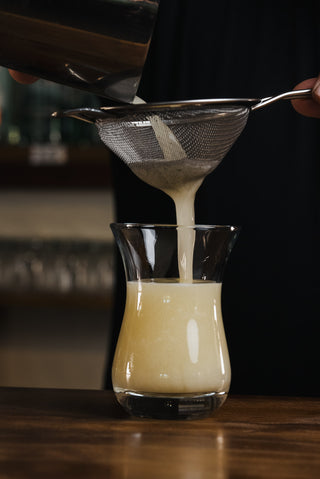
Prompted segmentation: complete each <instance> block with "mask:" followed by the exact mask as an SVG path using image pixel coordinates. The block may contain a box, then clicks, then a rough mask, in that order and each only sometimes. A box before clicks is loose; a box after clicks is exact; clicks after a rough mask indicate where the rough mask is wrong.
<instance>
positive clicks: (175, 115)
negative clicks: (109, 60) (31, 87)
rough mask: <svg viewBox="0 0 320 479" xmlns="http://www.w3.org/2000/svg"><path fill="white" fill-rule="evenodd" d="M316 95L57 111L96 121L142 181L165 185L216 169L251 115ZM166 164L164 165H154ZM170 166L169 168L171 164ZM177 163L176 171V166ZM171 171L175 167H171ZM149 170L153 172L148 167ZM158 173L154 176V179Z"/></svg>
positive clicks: (292, 93)
mask: <svg viewBox="0 0 320 479" xmlns="http://www.w3.org/2000/svg"><path fill="white" fill-rule="evenodd" d="M310 97H311V90H310V89H307V90H295V91H290V92H287V93H283V94H281V95H277V96H274V97H268V98H264V99H261V100H258V99H213V100H212V99H211V100H191V101H184V102H171V103H141V104H133V105H132V104H131V105H121V106H115V107H114V106H113V107H103V108H101V109H98V110H96V109H90V108H79V109H75V110H67V111H64V112H62V113H54V114H53V116H67V117H73V118H77V119H80V120H83V121H87V122H90V123H95V125H96V126H97V128H98V131H99V135H100V137H101V139H102V141H103V142H104V143H105V145H106V146H108V147H109V148H110V149H111V150H112V151H113V152H114V153H116V154H117V155H118V156H119V157H120V158H121V159H122V160H123V161H124V162H125V163H127V164H128V165H129V167H130V168H131V169H132V170H133V171H134V173H136V174H137V175H138V176H139V177H140V178H141V179H143V180H144V179H145V177H147V178H148V183H150V184H152V185H153V186H156V187H158V188H161V189H168V188H169V189H170V187H171V181H170V178H171V177H172V174H173V173H174V178H173V182H174V184H173V186H175V187H176V186H177V180H178V178H180V177H181V179H182V180H183V182H184V183H185V182H186V181H188V179H189V176H190V180H191V179H195V178H197V177H199V178H201V177H203V176H204V175H205V174H208V173H210V172H211V171H213V170H214V169H215V168H216V166H217V165H218V164H219V163H220V162H221V160H222V159H223V158H224V157H225V155H226V154H227V152H228V151H229V150H230V148H231V147H232V145H233V144H234V142H235V141H236V140H237V138H238V137H239V135H240V133H241V132H242V130H243V129H244V127H245V125H246V123H247V119H248V116H249V113H250V112H251V111H254V110H256V109H259V108H262V107H263V106H266V105H269V104H271V103H273V102H275V101H278V100H280V99H293V98H302V99H307V98H310ZM159 162H161V165H162V168H161V169H160V170H161V171H160V170H159V169H157V170H156V169H155V168H154V164H155V163H157V164H159ZM166 165H167V168H166ZM173 167H174V169H173ZM168 169H170V171H167V170H168ZM146 170H148V171H146ZM150 171H154V175H153V176H154V178H151V177H150Z"/></svg>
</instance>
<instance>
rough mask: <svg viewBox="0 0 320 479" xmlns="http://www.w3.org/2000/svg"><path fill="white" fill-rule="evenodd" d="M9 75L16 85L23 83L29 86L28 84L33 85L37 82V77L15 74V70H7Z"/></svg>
mask: <svg viewBox="0 0 320 479" xmlns="http://www.w3.org/2000/svg"><path fill="white" fill-rule="evenodd" d="M9 73H10V75H11V76H12V78H13V79H14V80H16V81H17V82H18V83H24V84H25V85H29V84H30V83H34V82H35V81H37V80H38V78H37V77H34V76H32V75H28V74H27V73H21V72H17V71H15V70H10V69H9Z"/></svg>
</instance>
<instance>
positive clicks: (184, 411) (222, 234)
mask: <svg viewBox="0 0 320 479" xmlns="http://www.w3.org/2000/svg"><path fill="white" fill-rule="evenodd" d="M111 229H112V231H113V234H114V237H115V239H116V242H117V245H118V247H119V250H120V252H121V256H122V259H123V263H124V268H125V273H126V279H127V285H126V286H127V297H126V307H125V312H124V317H123V323H122V326H121V331H120V335H119V339H118V343H117V347H116V351H115V356H114V360H113V366H112V382H113V389H114V392H115V395H116V398H117V400H118V402H119V403H120V404H121V405H122V406H123V407H124V408H125V409H126V410H127V411H128V412H129V413H131V414H132V415H134V416H138V417H152V418H163V419H190V418H194V417H201V416H207V415H209V414H210V413H211V412H213V411H214V410H216V409H218V408H219V407H220V406H221V405H222V404H223V402H224V401H225V399H226V397H227V394H228V391H229V386H230V379H231V371H230V362H229V354H228V348H227V343H226V338H225V333H224V327H223V321H222V314H221V286H222V275H223V271H224V267H225V265H226V262H227V259H228V257H229V254H230V252H231V249H232V247H233V245H234V242H235V240H236V237H237V235H238V231H239V230H238V228H236V227H233V226H207V225H205V226H201V225H196V226H190V227H188V226H186V227H182V226H176V225H147V224H146V225H144V224H112V225H111ZM184 241H187V242H188V241H189V242H190V241H191V242H192V246H193V253H191V263H192V264H191V271H192V278H191V279H189V280H188V278H187V279H184V280H180V279H179V277H180V278H181V277H182V276H181V267H182V266H183V262H185V260H186V259H187V260H188V258H186V257H185V255H184V254H183V253H184V250H182V247H181V245H182V244H183V242H184ZM191 251H192V250H191ZM189 259H190V255H189ZM184 266H186V265H185V264H184ZM179 271H180V273H179Z"/></svg>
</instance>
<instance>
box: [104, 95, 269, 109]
mask: <svg viewBox="0 0 320 479" xmlns="http://www.w3.org/2000/svg"><path fill="white" fill-rule="evenodd" d="M260 101H261V99H258V98H207V99H198V100H179V101H170V102H155V103H138V104H127V105H116V106H103V107H101V108H100V110H102V111H105V112H109V111H110V112H124V111H128V112H129V111H149V110H163V109H171V108H173V109H174V108H194V107H203V106H208V107H210V106H218V105H231V106H235V107H236V106H246V107H250V106H252V105H256V104H257V103H260Z"/></svg>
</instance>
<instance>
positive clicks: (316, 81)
mask: <svg viewBox="0 0 320 479" xmlns="http://www.w3.org/2000/svg"><path fill="white" fill-rule="evenodd" d="M305 88H311V89H312V99H310V100H292V101H291V103H292V105H293V108H294V109H295V110H296V111H297V112H298V113H301V115H305V116H310V117H313V118H320V74H319V76H318V77H317V78H309V79H308V80H304V81H303V82H301V83H299V84H298V85H297V86H296V87H295V88H294V90H304V89H305Z"/></svg>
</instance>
